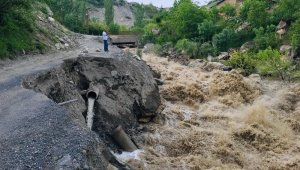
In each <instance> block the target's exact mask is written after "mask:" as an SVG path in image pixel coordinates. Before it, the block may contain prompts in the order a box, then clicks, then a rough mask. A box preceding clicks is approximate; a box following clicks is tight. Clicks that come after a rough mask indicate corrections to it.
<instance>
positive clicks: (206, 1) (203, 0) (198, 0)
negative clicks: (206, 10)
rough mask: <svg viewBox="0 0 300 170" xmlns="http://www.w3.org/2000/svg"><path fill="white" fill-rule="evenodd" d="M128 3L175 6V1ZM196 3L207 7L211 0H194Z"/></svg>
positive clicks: (144, 0) (153, 0)
mask: <svg viewBox="0 0 300 170" xmlns="http://www.w3.org/2000/svg"><path fill="white" fill-rule="evenodd" d="M127 1H128V2H138V3H143V4H150V3H152V4H153V5H154V6H157V7H171V6H173V3H174V0H127ZM193 1H194V2H196V3H198V4H199V5H205V4H206V3H208V2H209V1H210V0H193Z"/></svg>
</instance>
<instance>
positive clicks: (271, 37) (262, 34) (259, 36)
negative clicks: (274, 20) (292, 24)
mask: <svg viewBox="0 0 300 170" xmlns="http://www.w3.org/2000/svg"><path fill="white" fill-rule="evenodd" d="M275 29H276V27H275V26H274V25H270V26H268V27H267V28H266V29H265V28H263V27H260V28H257V29H254V32H255V38H254V42H255V45H256V48H257V49H259V50H263V49H266V48H268V47H272V48H276V47H277V46H278V44H279V40H278V39H277V37H276V36H275Z"/></svg>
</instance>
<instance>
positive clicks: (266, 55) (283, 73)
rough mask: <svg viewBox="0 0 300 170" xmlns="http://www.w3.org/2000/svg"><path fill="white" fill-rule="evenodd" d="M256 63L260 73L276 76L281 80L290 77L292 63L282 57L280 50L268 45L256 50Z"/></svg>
mask: <svg viewBox="0 0 300 170" xmlns="http://www.w3.org/2000/svg"><path fill="white" fill-rule="evenodd" d="M256 65H257V68H258V71H259V73H260V74H262V75H271V76H276V77H280V78H281V79H282V80H287V79H289V77H290V73H289V71H290V69H291V66H292V63H291V62H290V61H289V60H284V59H282V57H281V54H280V52H279V51H278V50H274V49H271V48H270V47H269V48H267V49H265V50H262V51H259V52H258V54H257V62H256Z"/></svg>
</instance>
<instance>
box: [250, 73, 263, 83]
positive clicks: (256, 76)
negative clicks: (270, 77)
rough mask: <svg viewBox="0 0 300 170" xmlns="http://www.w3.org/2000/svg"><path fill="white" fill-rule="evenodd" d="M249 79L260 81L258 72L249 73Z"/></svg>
mask: <svg viewBox="0 0 300 170" xmlns="http://www.w3.org/2000/svg"><path fill="white" fill-rule="evenodd" d="M248 78H249V79H251V80H253V81H256V82H260V81H261V77H260V75H259V74H251V75H250V76H249V77H248Z"/></svg>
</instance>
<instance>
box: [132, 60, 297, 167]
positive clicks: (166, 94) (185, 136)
mask: <svg viewBox="0 0 300 170" xmlns="http://www.w3.org/2000/svg"><path fill="white" fill-rule="evenodd" d="M143 60H145V61H146V62H147V63H148V64H149V65H150V66H151V67H152V69H153V70H154V71H155V72H159V73H160V74H161V76H162V77H161V79H163V80H165V83H164V85H162V86H161V87H160V92H161V96H162V98H163V99H164V100H163V103H162V106H161V107H162V108H164V109H163V111H162V112H161V114H160V116H158V117H157V118H155V120H154V122H153V123H151V124H150V125H145V126H146V129H147V132H146V133H144V134H143V135H144V139H145V141H144V142H143V143H139V145H140V146H141V148H143V151H141V152H139V157H137V156H136V155H135V156H134V157H128V158H127V159H126V162H127V163H128V164H129V165H130V166H131V167H133V169H299V168H300V139H299V134H300V85H299V84H285V83H283V82H279V81H267V80H261V79H260V77H259V75H251V76H249V77H243V76H242V75H241V74H239V73H238V72H237V71H234V70H233V71H230V72H225V71H221V70H218V64H215V63H211V62H205V61H201V60H194V61H192V62H191V63H190V64H189V65H188V66H184V65H180V64H177V63H174V62H172V61H168V60H167V58H161V57H156V56H155V55H152V54H145V55H144V56H143Z"/></svg>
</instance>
